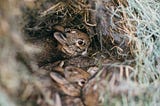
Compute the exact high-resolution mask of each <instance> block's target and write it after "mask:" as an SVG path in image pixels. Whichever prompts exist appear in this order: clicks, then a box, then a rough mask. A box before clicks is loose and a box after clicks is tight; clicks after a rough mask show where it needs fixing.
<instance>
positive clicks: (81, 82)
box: [78, 79, 86, 87]
mask: <svg viewBox="0 0 160 106" xmlns="http://www.w3.org/2000/svg"><path fill="white" fill-rule="evenodd" d="M85 83H86V81H85V80H84V79H81V80H80V81H79V82H78V85H79V86H81V87H82V86H84V84H85Z"/></svg>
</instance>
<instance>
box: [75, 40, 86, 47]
mask: <svg viewBox="0 0 160 106" xmlns="http://www.w3.org/2000/svg"><path fill="white" fill-rule="evenodd" d="M77 43H78V45H80V46H85V42H84V40H82V39H79V40H78V41H77Z"/></svg>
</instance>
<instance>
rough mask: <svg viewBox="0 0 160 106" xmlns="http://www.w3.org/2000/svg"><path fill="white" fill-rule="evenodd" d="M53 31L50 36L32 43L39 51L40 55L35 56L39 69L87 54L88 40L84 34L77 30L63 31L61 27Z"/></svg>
mask: <svg viewBox="0 0 160 106" xmlns="http://www.w3.org/2000/svg"><path fill="white" fill-rule="evenodd" d="M55 30H56V31H55V32H54V33H53V35H52V36H49V37H44V38H43V39H40V40H38V41H34V42H33V43H34V44H35V45H36V46H38V47H39V48H40V49H41V51H40V53H38V54H36V61H37V62H38V65H39V66H40V67H41V66H44V65H46V64H48V63H53V62H56V61H59V60H63V59H66V58H71V57H74V56H78V55H86V54H87V49H88V47H89V45H90V38H89V36H88V35H87V34H86V33H83V32H81V31H79V30H77V29H65V28H63V27H62V26H56V27H55Z"/></svg>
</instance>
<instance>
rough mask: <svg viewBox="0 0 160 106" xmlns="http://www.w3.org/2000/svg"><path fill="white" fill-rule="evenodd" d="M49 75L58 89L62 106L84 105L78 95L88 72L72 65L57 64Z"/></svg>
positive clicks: (87, 76)
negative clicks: (63, 66) (62, 65)
mask: <svg viewBox="0 0 160 106" xmlns="http://www.w3.org/2000/svg"><path fill="white" fill-rule="evenodd" d="M50 76H51V78H52V79H53V81H54V82H55V83H56V85H57V89H59V91H60V94H61V99H62V101H63V102H62V106H84V104H83V102H82V100H81V98H80V96H81V90H82V87H83V86H84V84H85V83H86V82H87V81H88V79H89V77H90V74H89V73H88V72H86V71H84V70H82V69H80V68H77V67H74V66H67V67H65V68H62V67H61V66H59V67H56V68H55V71H54V72H51V73H50Z"/></svg>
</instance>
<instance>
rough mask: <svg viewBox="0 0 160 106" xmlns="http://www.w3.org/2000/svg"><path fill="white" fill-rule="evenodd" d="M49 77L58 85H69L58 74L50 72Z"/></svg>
mask: <svg viewBox="0 0 160 106" xmlns="http://www.w3.org/2000/svg"><path fill="white" fill-rule="evenodd" d="M50 76H51V78H52V79H53V80H54V81H55V82H56V83H58V84H61V85H64V84H66V83H69V82H68V81H67V80H66V79H64V78H63V77H62V76H61V75H60V74H58V73H56V72H51V73H50Z"/></svg>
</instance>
